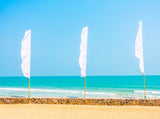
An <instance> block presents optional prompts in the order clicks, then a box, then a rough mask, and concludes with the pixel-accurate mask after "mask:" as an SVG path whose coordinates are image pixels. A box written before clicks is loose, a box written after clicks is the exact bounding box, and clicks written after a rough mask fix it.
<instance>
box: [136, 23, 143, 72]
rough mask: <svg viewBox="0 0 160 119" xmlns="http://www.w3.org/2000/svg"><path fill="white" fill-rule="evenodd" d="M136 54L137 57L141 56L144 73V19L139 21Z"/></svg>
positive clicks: (141, 66) (140, 60)
mask: <svg viewBox="0 0 160 119" xmlns="http://www.w3.org/2000/svg"><path fill="white" fill-rule="evenodd" d="M135 55H136V57H137V58H139V68H140V70H141V72H142V73H144V61H143V40H142V21H140V22H139V30H138V33H137V37H136V42H135Z"/></svg>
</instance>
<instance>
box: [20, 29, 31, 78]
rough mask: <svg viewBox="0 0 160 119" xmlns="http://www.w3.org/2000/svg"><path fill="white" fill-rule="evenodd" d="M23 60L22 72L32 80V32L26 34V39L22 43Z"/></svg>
mask: <svg viewBox="0 0 160 119" xmlns="http://www.w3.org/2000/svg"><path fill="white" fill-rule="evenodd" d="M21 58H22V64H21V68H22V72H23V75H24V76H25V77H27V78H30V63H31V30H28V31H26V32H25V35H24V38H23V40H22V42H21Z"/></svg>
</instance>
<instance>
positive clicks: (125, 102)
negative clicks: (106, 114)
mask: <svg viewBox="0 0 160 119" xmlns="http://www.w3.org/2000/svg"><path fill="white" fill-rule="evenodd" d="M0 104H66V105H109V106H131V105H132V106H134V105H136V106H160V99H157V98H154V99H143V98H85V99H84V98H66V97H64V98H54V97H53V98H52V97H49V98H48V97H30V98H28V97H0Z"/></svg>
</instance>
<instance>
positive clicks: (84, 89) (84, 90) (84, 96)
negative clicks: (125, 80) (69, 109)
mask: <svg viewBox="0 0 160 119" xmlns="http://www.w3.org/2000/svg"><path fill="white" fill-rule="evenodd" d="M85 97H86V77H85V80H84V98H85Z"/></svg>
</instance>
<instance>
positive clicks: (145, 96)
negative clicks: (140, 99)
mask: <svg viewBox="0 0 160 119" xmlns="http://www.w3.org/2000/svg"><path fill="white" fill-rule="evenodd" d="M143 82H144V98H145V99H146V89H145V74H144V73H143Z"/></svg>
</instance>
